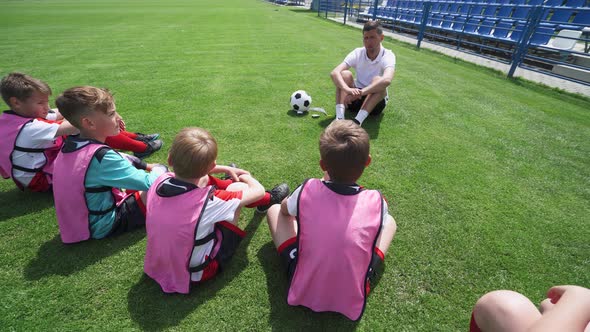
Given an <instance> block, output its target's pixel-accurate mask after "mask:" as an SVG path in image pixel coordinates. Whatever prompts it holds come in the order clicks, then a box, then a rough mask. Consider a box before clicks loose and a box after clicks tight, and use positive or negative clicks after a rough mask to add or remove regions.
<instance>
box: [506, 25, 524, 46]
mask: <svg viewBox="0 0 590 332" xmlns="http://www.w3.org/2000/svg"><path fill="white" fill-rule="evenodd" d="M525 28H526V26H525V24H524V23H522V22H518V23H516V26H514V30H512V33H511V34H510V38H509V39H510V40H512V41H513V42H515V43H518V42H519V41H520V38H521V37H522V34H523V33H524V29H525Z"/></svg>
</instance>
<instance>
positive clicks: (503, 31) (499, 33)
mask: <svg viewBox="0 0 590 332" xmlns="http://www.w3.org/2000/svg"><path fill="white" fill-rule="evenodd" d="M512 25H513V23H512V22H510V21H500V22H498V24H496V27H495V28H494V32H493V33H492V35H493V36H494V37H496V38H499V39H506V38H507V37H508V33H509V32H510V30H512Z"/></svg>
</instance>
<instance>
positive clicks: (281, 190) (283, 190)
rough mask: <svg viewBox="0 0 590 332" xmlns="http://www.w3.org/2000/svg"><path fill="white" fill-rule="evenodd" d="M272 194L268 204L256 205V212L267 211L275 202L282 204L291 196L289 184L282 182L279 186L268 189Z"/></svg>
mask: <svg viewBox="0 0 590 332" xmlns="http://www.w3.org/2000/svg"><path fill="white" fill-rule="evenodd" d="M268 193H269V194H270V203H269V204H267V205H260V206H257V207H256V212H258V213H266V211H268V209H270V207H271V205H273V204H280V203H281V202H282V201H283V199H285V197H287V196H289V185H288V184H286V183H281V184H279V185H278V186H276V187H274V188H272V189H271V190H269V191H268Z"/></svg>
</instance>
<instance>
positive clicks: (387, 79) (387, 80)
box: [361, 67, 395, 96]
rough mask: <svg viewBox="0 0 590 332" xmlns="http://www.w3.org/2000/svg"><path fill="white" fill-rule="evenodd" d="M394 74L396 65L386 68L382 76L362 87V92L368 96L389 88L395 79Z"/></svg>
mask: <svg viewBox="0 0 590 332" xmlns="http://www.w3.org/2000/svg"><path fill="white" fill-rule="evenodd" d="M394 74H395V69H394V67H387V68H385V70H384V71H383V76H381V78H380V79H378V80H374V81H373V82H371V84H369V85H368V86H366V87H364V88H362V89H361V94H362V95H363V96H366V95H370V94H372V93H376V92H380V91H383V90H385V89H387V87H388V86H389V85H390V84H391V81H392V80H393V75H394Z"/></svg>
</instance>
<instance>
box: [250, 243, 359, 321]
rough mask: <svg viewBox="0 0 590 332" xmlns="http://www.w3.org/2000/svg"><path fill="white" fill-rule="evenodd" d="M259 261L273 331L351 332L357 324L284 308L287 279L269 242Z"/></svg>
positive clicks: (329, 314) (335, 316)
mask: <svg viewBox="0 0 590 332" xmlns="http://www.w3.org/2000/svg"><path fill="white" fill-rule="evenodd" d="M257 256H258V260H259V261H260V265H261V266H262V267H263V269H264V274H265V275H266V286H267V288H268V297H269V299H268V302H269V303H270V318H269V320H270V322H269V323H270V325H271V326H272V330H273V331H293V330H301V331H304V330H310V329H311V330H314V331H315V330H326V331H353V330H355V329H356V328H357V325H358V322H353V321H351V320H349V319H348V318H346V317H345V316H343V315H341V314H337V313H333V312H320V313H317V312H313V311H311V310H310V309H307V308H305V307H301V306H300V307H293V306H290V305H288V304H287V287H288V283H289V280H288V277H287V273H286V271H285V267H284V266H283V265H282V264H281V262H280V258H279V255H278V254H277V250H276V249H275V246H274V244H273V243H272V242H269V243H267V244H265V245H264V246H262V247H261V248H260V250H259V251H258V254H257Z"/></svg>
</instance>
